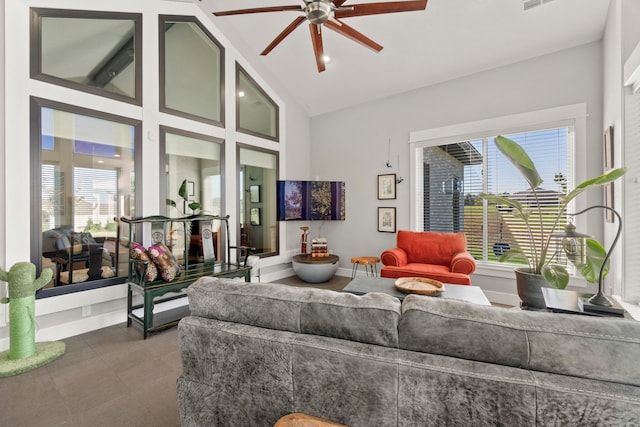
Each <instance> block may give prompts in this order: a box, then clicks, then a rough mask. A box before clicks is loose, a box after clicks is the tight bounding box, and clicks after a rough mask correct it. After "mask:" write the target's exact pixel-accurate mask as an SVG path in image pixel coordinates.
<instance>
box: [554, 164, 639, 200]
mask: <svg viewBox="0 0 640 427" xmlns="http://www.w3.org/2000/svg"><path fill="white" fill-rule="evenodd" d="M626 172H627V168H617V169H613V170H611V171H609V172H607V173H605V174H603V175H600V176H598V177H595V178H591V179H588V180H586V181H584V182H582V183H580V184H579V185H578V186H576V188H574V189H573V191H571V192H570V193H569V194H567V195H566V196H565V197H564V199H563V204H564V205H565V206H566V205H567V204H568V203H569V202H570V201H571V200H573V199H574V198H575V197H576V196H577V195H578V194H580V193H582V192H583V191H585V190H586V189H588V188H589V187H593V186H596V185H603V184H608V183H609V182H612V181H615V180H616V179H618V178H620V177H621V176H622V175H624V174H625V173H626Z"/></svg>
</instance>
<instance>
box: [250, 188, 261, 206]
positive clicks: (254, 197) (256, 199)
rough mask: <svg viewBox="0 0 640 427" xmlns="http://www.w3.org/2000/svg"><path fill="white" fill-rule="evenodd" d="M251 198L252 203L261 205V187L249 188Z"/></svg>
mask: <svg viewBox="0 0 640 427" xmlns="http://www.w3.org/2000/svg"><path fill="white" fill-rule="evenodd" d="M249 198H250V200H251V203H260V186H259V185H251V186H249Z"/></svg>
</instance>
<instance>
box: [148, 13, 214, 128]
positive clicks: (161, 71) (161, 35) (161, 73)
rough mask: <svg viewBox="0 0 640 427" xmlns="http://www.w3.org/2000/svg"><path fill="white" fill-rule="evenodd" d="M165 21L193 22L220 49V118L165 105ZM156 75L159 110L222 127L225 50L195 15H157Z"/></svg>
mask: <svg viewBox="0 0 640 427" xmlns="http://www.w3.org/2000/svg"><path fill="white" fill-rule="evenodd" d="M166 21H177V22H183V23H193V24H196V25H197V26H198V28H200V30H201V31H202V32H203V33H205V34H206V35H207V37H209V39H210V40H211V41H212V42H213V43H214V44H215V45H216V46H217V47H218V49H220V105H219V108H220V120H213V119H208V118H206V117H202V116H198V115H196V114H192V113H187V112H185V111H180V110H176V109H173V108H170V107H167V94H166V90H165V85H166V70H165V67H164V63H165V35H166V33H165V31H164V24H165V22H166ZM158 51H159V52H158V77H159V79H160V83H159V91H160V94H159V95H160V100H159V104H158V108H159V110H160V111H161V112H163V113H167V114H171V115H173V116H177V117H183V118H185V119H189V120H194V121H197V122H202V123H207V124H212V125H214V126H218V127H221V128H224V123H225V81H226V78H225V69H226V67H225V50H224V46H223V45H222V44H221V43H220V42H219V41H218V39H216V38H215V37H214V36H213V34H211V32H210V31H209V30H207V28H206V27H205V26H204V25H202V23H201V22H200V21H199V20H198V18H196V17H195V16H188V15H158Z"/></svg>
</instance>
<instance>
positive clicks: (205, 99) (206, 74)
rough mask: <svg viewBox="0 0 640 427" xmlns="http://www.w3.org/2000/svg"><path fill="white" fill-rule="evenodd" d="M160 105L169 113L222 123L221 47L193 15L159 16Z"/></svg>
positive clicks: (217, 123) (222, 59)
mask: <svg viewBox="0 0 640 427" xmlns="http://www.w3.org/2000/svg"><path fill="white" fill-rule="evenodd" d="M160 46H161V48H160V85H161V88H162V90H161V91H160V104H161V109H162V110H163V111H166V112H168V113H171V114H175V115H179V116H183V117H187V118H190V119H195V120H202V121H205V122H209V123H212V124H216V125H222V123H223V122H224V108H223V106H224V97H223V96H222V95H223V93H224V72H223V70H224V49H223V48H222V46H221V45H220V44H219V43H218V42H217V40H216V39H215V38H214V37H213V36H212V35H211V34H210V33H209V32H208V31H207V30H206V29H205V28H204V27H203V26H202V25H201V24H200V23H199V22H198V21H197V20H196V19H195V18H193V17H188V16H161V17H160Z"/></svg>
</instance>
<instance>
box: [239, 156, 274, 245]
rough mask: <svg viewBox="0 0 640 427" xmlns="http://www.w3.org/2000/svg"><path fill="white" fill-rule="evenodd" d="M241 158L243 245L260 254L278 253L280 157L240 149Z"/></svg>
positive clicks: (241, 226) (241, 242)
mask: <svg viewBox="0 0 640 427" xmlns="http://www.w3.org/2000/svg"><path fill="white" fill-rule="evenodd" d="M239 157H240V194H239V198H240V220H239V223H240V244H241V245H243V246H251V247H254V248H256V251H255V253H258V254H275V253H277V250H278V227H277V225H278V223H277V221H276V179H277V177H278V161H277V156H276V154H274V153H268V152H263V151H255V150H250V149H248V148H241V149H240V156H239Z"/></svg>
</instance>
